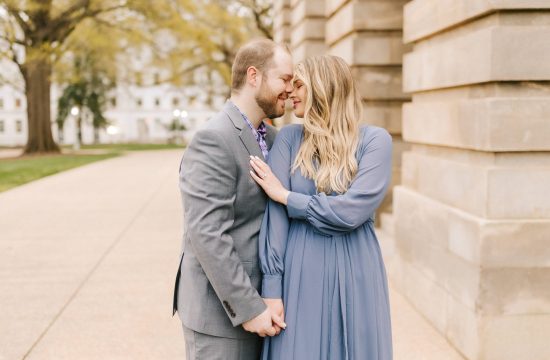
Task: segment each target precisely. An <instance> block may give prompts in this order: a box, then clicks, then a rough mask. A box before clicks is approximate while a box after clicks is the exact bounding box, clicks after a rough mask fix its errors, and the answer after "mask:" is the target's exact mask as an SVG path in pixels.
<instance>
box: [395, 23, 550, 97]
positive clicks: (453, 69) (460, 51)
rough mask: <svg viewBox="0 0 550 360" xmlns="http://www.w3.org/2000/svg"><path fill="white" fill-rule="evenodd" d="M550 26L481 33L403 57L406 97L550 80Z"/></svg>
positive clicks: (474, 32)
mask: <svg viewBox="0 0 550 360" xmlns="http://www.w3.org/2000/svg"><path fill="white" fill-rule="evenodd" d="M549 34H550V26H499V27H490V28H483V29H480V30H477V31H473V32H471V33H467V34H463V35H459V36H457V37H455V38H450V39H448V40H447V41H445V42H444V43H439V44H433V45H431V46H425V47H423V49H422V50H414V51H412V52H410V53H408V54H406V55H405V56H404V60H403V74H404V75H403V76H404V77H403V87H404V90H405V91H406V92H417V91H425V90H431V89H436V88H445V87H453V86H462V85H469V84H477V83H482V82H488V81H518V80H519V81H521V80H548V79H550V62H546V61H541V59H546V58H548V57H549V56H550V43H549V42H548V41H547V39H548V36H549ZM525 39H529V41H525Z"/></svg>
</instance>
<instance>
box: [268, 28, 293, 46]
mask: <svg viewBox="0 0 550 360" xmlns="http://www.w3.org/2000/svg"><path fill="white" fill-rule="evenodd" d="M291 33H292V30H291V29H290V26H285V27H282V28H279V29H277V30H275V31H274V32H273V40H274V41H275V42H277V43H285V44H290V35H291Z"/></svg>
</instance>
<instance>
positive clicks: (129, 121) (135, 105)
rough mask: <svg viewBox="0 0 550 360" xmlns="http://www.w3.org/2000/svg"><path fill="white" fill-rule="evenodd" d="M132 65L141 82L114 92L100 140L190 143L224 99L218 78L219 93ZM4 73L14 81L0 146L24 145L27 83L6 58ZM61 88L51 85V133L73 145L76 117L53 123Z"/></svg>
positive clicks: (90, 131) (0, 105)
mask: <svg viewBox="0 0 550 360" xmlns="http://www.w3.org/2000/svg"><path fill="white" fill-rule="evenodd" d="M140 58H141V57H140ZM130 67H131V68H132V69H139V70H140V71H139V72H137V71H136V72H135V73H138V74H139V78H140V80H139V81H137V82H134V83H130V84H129V83H127V82H120V83H119V84H118V85H117V86H116V88H115V89H114V90H113V91H111V92H110V94H109V96H108V104H107V108H106V109H105V112H104V115H105V117H106V118H107V120H108V122H109V124H108V126H107V127H105V128H103V129H100V130H99V143H129V142H132V143H134V142H138V143H166V142H178V143H181V142H188V141H189V140H190V138H191V137H192V135H193V134H194V131H195V129H196V128H197V127H198V126H199V125H200V124H202V123H203V122H205V121H206V120H208V119H209V118H210V117H211V116H212V115H213V114H214V113H216V112H217V111H219V110H220V109H221V108H222V106H223V103H224V102H225V99H226V95H227V91H225V90H224V88H226V86H225V85H224V84H223V83H222V82H221V80H220V79H219V78H216V77H215V76H214V78H215V79H216V80H215V81H216V83H217V84H218V85H217V86H216V88H217V89H221V94H220V93H217V94H211V93H209V91H208V90H207V89H206V86H201V85H192V86H174V85H172V84H169V83H163V82H162V75H163V73H162V71H161V70H158V69H151V70H149V71H143V70H142V69H147V65H145V61H143V62H142V61H139V62H136V63H134V64H131V65H130ZM125 71H126V70H123V72H125ZM0 75H1V76H2V78H4V79H10V80H11V81H10V82H9V83H5V84H3V85H0V146H5V147H18V146H24V145H25V143H26V141H27V113H26V98H25V94H24V92H23V86H18V85H16V84H19V83H20V82H21V79H20V76H19V74H18V73H17V69H16V68H15V67H14V66H13V64H11V63H9V62H7V61H5V60H4V61H1V60H0ZM164 75H166V74H164ZM204 76H205V74H204V72H197V74H196V76H195V78H198V80H201V79H204ZM211 77H212V76H211ZM141 78H143V80H141ZM196 83H199V84H200V83H201V82H200V81H197V82H196ZM202 84H204V82H202ZM209 88H212V87H211V86H209ZM61 92H62V89H61V88H60V87H59V86H58V85H56V84H53V85H52V89H51V120H52V131H53V136H54V139H55V140H56V141H57V142H58V143H59V144H61V145H63V144H74V142H75V139H76V136H77V135H76V134H77V131H76V118H75V117H74V116H72V115H69V116H68V118H67V119H66V120H65V123H64V126H63V129H62V130H60V129H59V128H58V125H57V123H56V121H55V119H56V117H57V102H58V99H59V96H60V95H61ZM81 116H82V143H83V144H91V143H94V128H93V125H92V120H91V117H90V114H88V113H86V111H85V110H84V111H82V112H81ZM174 122H176V123H179V124H181V125H183V126H185V130H175V129H174V126H173V124H174Z"/></svg>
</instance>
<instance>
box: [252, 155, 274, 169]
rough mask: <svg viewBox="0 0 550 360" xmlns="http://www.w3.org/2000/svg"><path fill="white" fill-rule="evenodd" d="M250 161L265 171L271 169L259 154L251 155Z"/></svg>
mask: <svg viewBox="0 0 550 360" xmlns="http://www.w3.org/2000/svg"><path fill="white" fill-rule="evenodd" d="M250 163H252V164H254V165H256V166H257V167H258V168H259V169H260V170H261V171H262V172H264V173H268V172H269V170H270V169H269V166H268V165H267V164H266V163H265V162H263V161H262V159H260V158H259V157H257V156H252V155H250Z"/></svg>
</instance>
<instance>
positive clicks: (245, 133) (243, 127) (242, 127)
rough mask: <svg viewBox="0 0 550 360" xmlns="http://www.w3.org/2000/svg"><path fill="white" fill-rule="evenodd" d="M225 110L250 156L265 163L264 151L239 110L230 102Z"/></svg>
mask: <svg viewBox="0 0 550 360" xmlns="http://www.w3.org/2000/svg"><path fill="white" fill-rule="evenodd" d="M223 110H224V112H225V113H226V114H227V115H228V116H229V118H230V119H231V121H232V122H233V125H235V128H236V129H237V130H238V131H239V138H240V139H241V142H242V143H243V145H244V147H245V148H246V150H247V151H248V153H249V154H250V155H254V156H257V157H259V158H260V159H262V160H264V161H265V158H264V155H263V154H262V150H261V149H260V145H259V144H258V142H257V141H256V139H255V138H254V135H253V134H252V130H250V127H248V124H247V123H246V122H245V120H244V118H243V116H242V114H241V113H240V112H239V110H238V109H237V108H236V107H235V106H234V105H233V104H231V103H230V102H229V101H228V102H226V103H225V106H224V108H223Z"/></svg>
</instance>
